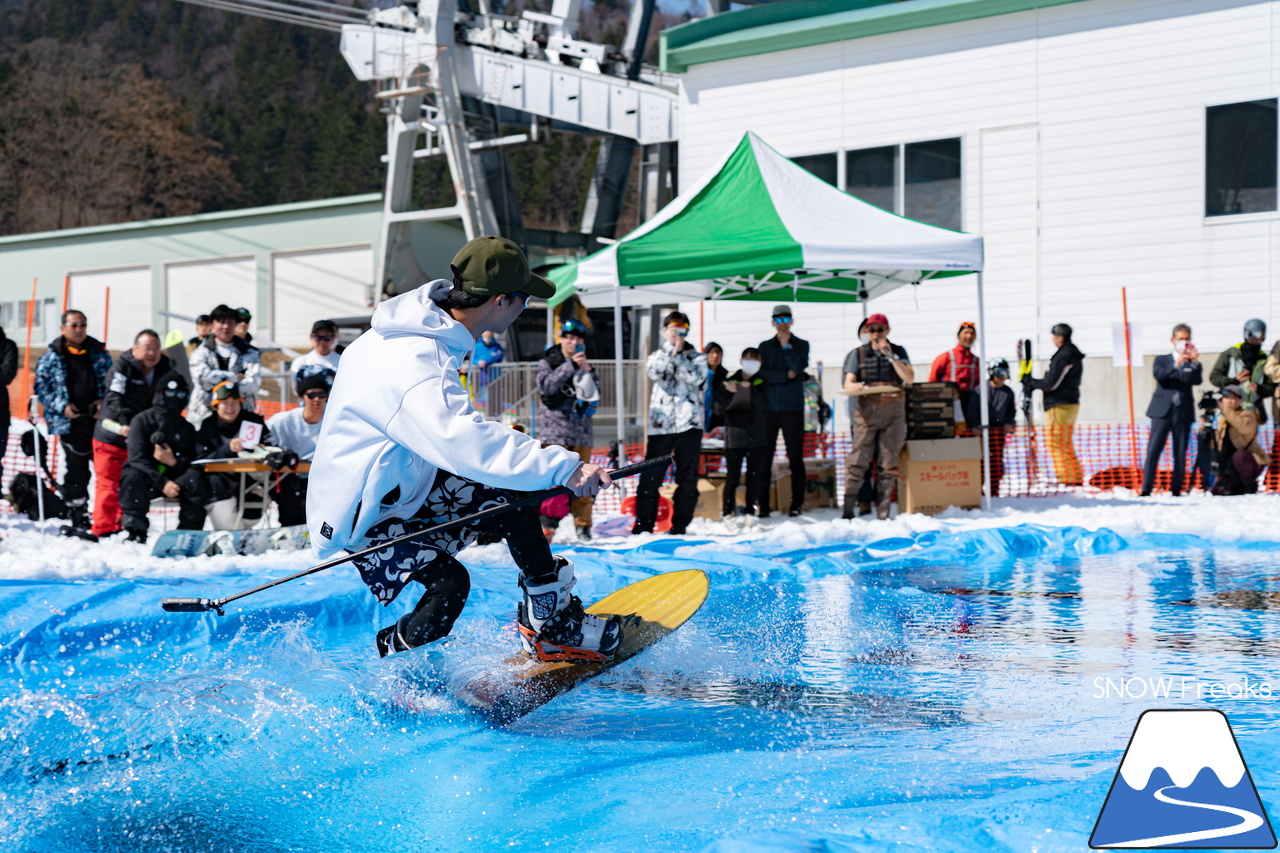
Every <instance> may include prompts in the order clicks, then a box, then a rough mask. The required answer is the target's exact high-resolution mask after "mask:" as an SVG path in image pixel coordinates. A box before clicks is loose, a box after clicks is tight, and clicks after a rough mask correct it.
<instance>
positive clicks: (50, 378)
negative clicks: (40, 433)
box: [35, 335, 111, 435]
mask: <svg viewBox="0 0 1280 853" xmlns="http://www.w3.org/2000/svg"><path fill="white" fill-rule="evenodd" d="M84 348H85V349H86V350H88V351H89V358H90V359H91V360H92V362H93V373H94V375H95V376H96V377H97V378H98V397H97V399H99V400H101V399H102V397H103V395H104V392H105V391H106V386H105V384H104V382H103V380H105V379H106V376H107V371H108V370H110V369H111V356H110V355H108V354H107V350H106V348H105V347H103V345H102V341H99V340H97V339H96V338H85V341H84ZM66 356H67V339H66V338H65V337H63V336H62V335H58V337H57V340H55V341H54V342H53V343H51V344H49V350H48V351H47V352H46V353H45V354H44V355H42V356H40V361H39V362H37V363H36V383H35V391H36V395H37V396H38V397H39V398H40V405H42V406H44V420H45V423H47V424H48V425H49V433H50V434H51V435H66V434H67V433H69V432H70V431H71V419H70V418H68V417H67V416H66V415H65V414H64V412H66V410H67V404H68V403H70V402H71V398H70V395H69V394H68V393H67V363H66V361H65V359H66ZM81 417H86V418H87V417H89V413H88V412H85V413H84V414H83V415H81Z"/></svg>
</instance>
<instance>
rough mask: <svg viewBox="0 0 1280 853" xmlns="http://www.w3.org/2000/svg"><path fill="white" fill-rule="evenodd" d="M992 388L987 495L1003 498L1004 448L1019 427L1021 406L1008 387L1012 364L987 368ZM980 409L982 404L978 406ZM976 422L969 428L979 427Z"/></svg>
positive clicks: (995, 361) (994, 363) (994, 362)
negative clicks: (1001, 488) (1019, 408)
mask: <svg viewBox="0 0 1280 853" xmlns="http://www.w3.org/2000/svg"><path fill="white" fill-rule="evenodd" d="M987 376H988V377H990V383H989V384H990V387H989V389H988V392H987V393H988V395H989V396H988V398H987V426H988V430H987V450H988V453H989V455H990V457H991V490H990V491H989V492H988V494H989V495H990V496H991V497H995V496H996V495H998V494H1000V481H1001V480H1002V479H1004V445H1005V442H1007V441H1008V440H1009V436H1010V435H1012V434H1013V430H1014V427H1016V426H1017V424H1018V404H1017V401H1016V400H1015V399H1014V396H1013V389H1012V388H1009V387H1007V385H1006V383H1007V382H1008V381H1009V362H1007V361H1005V360H1004V359H1003V358H997V359H992V361H991V364H990V365H989V366H988V367H987ZM979 405H981V403H979ZM977 425H978V423H977V420H975V421H974V422H973V423H971V424H970V427H971V428H972V427H976V426H977Z"/></svg>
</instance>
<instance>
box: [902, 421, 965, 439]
mask: <svg viewBox="0 0 1280 853" xmlns="http://www.w3.org/2000/svg"><path fill="white" fill-rule="evenodd" d="M955 434H956V424H955V421H929V422H926V423H919V422H912V423H909V424H907V440H908V441H925V440H930V439H943V438H954V437H955Z"/></svg>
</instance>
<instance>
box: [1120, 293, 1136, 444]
mask: <svg viewBox="0 0 1280 853" xmlns="http://www.w3.org/2000/svg"><path fill="white" fill-rule="evenodd" d="M1127 290H1128V288H1124V287H1122V288H1120V308H1121V310H1122V311H1123V313H1124V368H1125V369H1124V379H1125V384H1126V385H1128V387H1129V448H1130V450H1131V451H1132V452H1133V465H1134V467H1135V468H1137V467H1140V465H1139V462H1138V426H1137V421H1136V420H1135V419H1134V417H1133V352H1132V351H1131V349H1130V346H1129V296H1128V293H1127Z"/></svg>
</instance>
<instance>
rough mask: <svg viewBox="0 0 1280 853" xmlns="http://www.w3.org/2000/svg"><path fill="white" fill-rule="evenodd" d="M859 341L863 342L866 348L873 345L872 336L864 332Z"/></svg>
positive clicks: (859, 336)
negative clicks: (870, 344)
mask: <svg viewBox="0 0 1280 853" xmlns="http://www.w3.org/2000/svg"><path fill="white" fill-rule="evenodd" d="M858 340H860V341H862V345H863V346H866V345H867V344H869V343H871V336H870V335H868V334H867V333H866V332H863V333H862V334H860V335H858Z"/></svg>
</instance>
